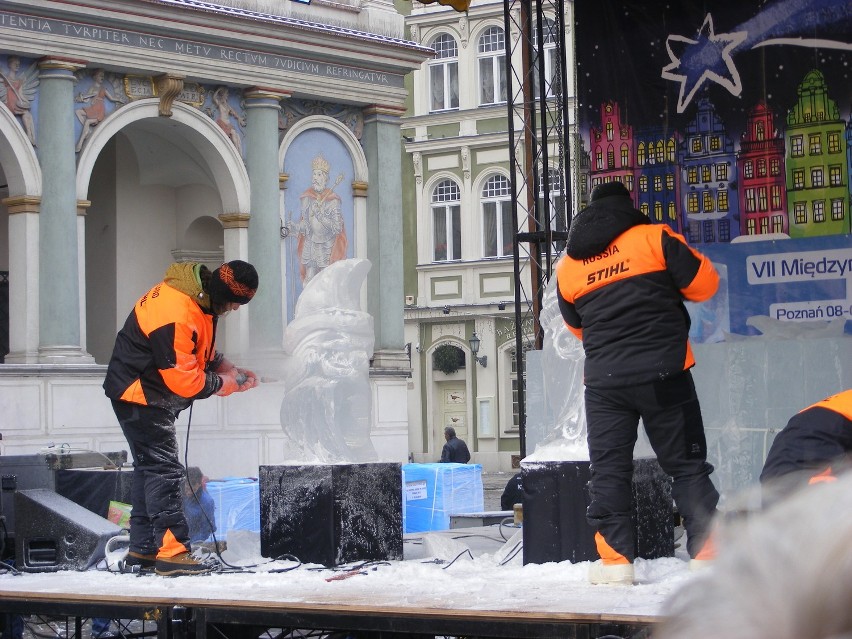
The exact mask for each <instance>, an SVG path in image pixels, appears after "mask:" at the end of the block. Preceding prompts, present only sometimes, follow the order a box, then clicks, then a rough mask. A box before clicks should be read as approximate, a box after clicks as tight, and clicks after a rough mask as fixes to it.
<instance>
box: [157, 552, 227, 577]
mask: <svg viewBox="0 0 852 639" xmlns="http://www.w3.org/2000/svg"><path fill="white" fill-rule="evenodd" d="M218 569H219V562H218V561H216V560H214V559H213V558H210V557H207V558H204V559H198V558H196V557H193V556H192V555H191V554H190V553H188V552H182V553H180V554H177V555H175V556H174V557H157V563H156V567H155V572H156V573H157V574H158V575H161V576H163V577H177V576H180V575H204V574H207V573H210V572H216V571H217V570H218Z"/></svg>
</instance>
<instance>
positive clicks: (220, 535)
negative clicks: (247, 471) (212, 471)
mask: <svg viewBox="0 0 852 639" xmlns="http://www.w3.org/2000/svg"><path fill="white" fill-rule="evenodd" d="M207 492H208V493H210V496H211V497H212V498H213V502H214V503H215V504H216V517H215V519H216V538H217V539H218V540H219V541H226V540H227V539H228V533H229V532H230V531H232V530H249V531H252V532H256V533H259V532H260V484H259V483H258V481H257V480H256V479H252V478H250V477H238V478H227V479H221V480H215V481H213V480H211V481H209V482H207Z"/></svg>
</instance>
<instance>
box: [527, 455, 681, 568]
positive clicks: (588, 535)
mask: <svg viewBox="0 0 852 639" xmlns="http://www.w3.org/2000/svg"><path fill="white" fill-rule="evenodd" d="M521 477H522V478H523V486H524V502H523V503H524V524H523V539H524V564H543V563H548V562H551V561H556V562H558V561H564V560H566V559H567V560H569V561H571V562H573V563H577V562H581V561H594V560H596V559H598V553H597V549H596V548H595V536H594V530H593V529H592V527H591V526H590V525H589V524H588V523H587V521H586V508H587V507H588V505H589V489H588V482H589V478H590V472H589V462H587V461H558V462H556V461H554V462H529V463H522V464H521ZM633 522H634V532H635V538H636V556H637V557H641V558H643V559H656V558H658V557H672V556H674V517H673V505H672V498H671V483H670V480H669V477H668V475H666V474H665V473H664V472H663V470H662V469H661V468H660V465H659V464H658V463H657V460H656V459H636V460H634V462H633Z"/></svg>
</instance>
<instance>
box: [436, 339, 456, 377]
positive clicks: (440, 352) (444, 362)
mask: <svg viewBox="0 0 852 639" xmlns="http://www.w3.org/2000/svg"><path fill="white" fill-rule="evenodd" d="M462 366H464V351H463V350H462V349H460V348H459V347H458V346H453V345H452V344H441V345H440V346H439V347H438V348H436V349H435V353H434V354H433V355H432V368H434V369H435V370H439V371H441V372H442V373H444V374H445V375H449V374H451V373H455V372H456V371H457V370H458V369H460V368H461V367H462Z"/></svg>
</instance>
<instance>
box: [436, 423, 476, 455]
mask: <svg viewBox="0 0 852 639" xmlns="http://www.w3.org/2000/svg"><path fill="white" fill-rule="evenodd" d="M444 439H445V440H446V441H447V443H446V444H444V447H443V448H442V449H441V463H444V464H446V463H451V464H466V463H467V462H469V461H470V451H469V450H468V449H467V444H465V443H464V440H462V439H459V438H458V437H456V429H455V428H453V427H452V426H447V427H446V428H445V429H444Z"/></svg>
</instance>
